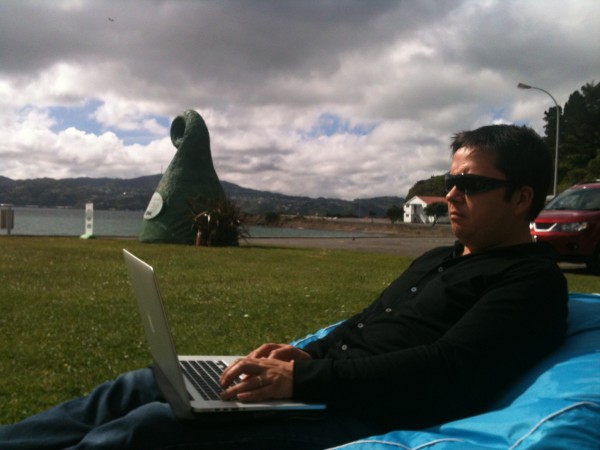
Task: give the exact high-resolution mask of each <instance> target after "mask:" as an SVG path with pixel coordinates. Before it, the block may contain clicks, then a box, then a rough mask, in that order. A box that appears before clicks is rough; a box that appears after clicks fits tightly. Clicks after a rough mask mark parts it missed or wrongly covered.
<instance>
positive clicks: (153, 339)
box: [123, 249, 325, 418]
mask: <svg viewBox="0 0 600 450" xmlns="http://www.w3.org/2000/svg"><path fill="white" fill-rule="evenodd" d="M123 255H124V257H125V263H126V265H127V271H128V272H129V279H130V281H131V285H132V287H133V292H134V294H135V297H136V299H137V304H138V308H139V311H140V315H141V318H142V322H143V324H144V330H145V331H146V337H147V339H148V344H149V346H150V351H151V353H152V358H153V359H154V365H153V367H152V368H153V370H154V372H155V374H156V379H157V382H158V385H159V387H160V389H161V391H162V393H163V394H164V396H165V398H166V399H167V401H168V402H169V403H170V405H171V407H172V408H173V411H174V412H175V414H176V415H178V416H180V417H182V418H190V417H192V416H194V415H195V414H196V413H221V412H227V413H231V412H254V413H260V412H273V411H308V410H323V409H325V405H323V404H309V403H299V402H293V401H269V402H264V403H241V402H236V401H223V400H220V398H219V392H220V390H221V388H220V387H219V385H218V378H219V375H220V373H221V372H222V370H223V369H224V368H225V367H227V366H228V365H229V364H231V363H232V362H233V361H235V360H236V359H238V358H240V357H241V356H199V355H195V356H178V355H177V353H176V351H175V345H174V343H173V338H172V335H171V330H170V328H169V323H168V321H167V316H166V314H165V309H164V306H163V301H162V297H161V294H160V290H159V288H158V281H157V279H156V276H155V273H154V269H153V268H152V266H150V265H149V264H147V263H145V262H144V261H142V260H141V259H139V258H138V257H136V256H134V255H133V254H131V253H130V252H128V251H127V250H125V249H124V250H123Z"/></svg>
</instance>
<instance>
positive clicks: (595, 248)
mask: <svg viewBox="0 0 600 450" xmlns="http://www.w3.org/2000/svg"><path fill="white" fill-rule="evenodd" d="M531 235H532V236H533V238H534V239H535V240H536V241H539V242H546V243H548V244H550V245H551V246H552V247H553V248H554V250H555V251H556V254H557V256H558V260H559V261H568V262H575V263H586V264H587V267H588V269H589V270H590V271H592V272H596V273H598V272H600V180H599V181H594V182H591V183H582V184H576V185H575V186H572V187H570V188H569V189H567V190H566V191H564V192H562V193H560V194H559V195H557V196H556V197H555V198H554V199H552V200H551V201H550V202H549V203H548V204H547V205H546V206H545V207H544V209H543V210H542V212H541V213H540V214H539V216H537V218H536V219H535V221H534V222H533V223H532V224H531Z"/></svg>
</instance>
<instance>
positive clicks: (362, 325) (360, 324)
mask: <svg viewBox="0 0 600 450" xmlns="http://www.w3.org/2000/svg"><path fill="white" fill-rule="evenodd" d="M356 326H357V327H358V328H362V327H364V326H365V324H364V323H359V324H358V325H356Z"/></svg>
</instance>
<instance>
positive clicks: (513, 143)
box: [450, 125, 552, 220]
mask: <svg viewBox="0 0 600 450" xmlns="http://www.w3.org/2000/svg"><path fill="white" fill-rule="evenodd" d="M463 147H466V148H470V149H472V150H475V151H482V152H488V153H490V154H492V155H493V157H494V166H495V167H496V168H497V169H498V170H500V171H501V172H502V173H504V175H505V176H506V179H507V180H508V181H509V182H510V183H511V186H512V189H510V188H509V190H508V192H507V194H506V196H507V198H510V196H511V195H512V193H513V192H514V189H515V188H518V187H522V186H530V187H531V188H532V189H533V199H532V202H531V207H530V208H529V220H533V219H535V218H536V217H537V215H538V214H539V212H540V211H541V210H542V208H543V207H544V204H545V202H546V195H548V189H549V188H550V183H551V181H552V154H551V152H550V150H549V149H548V147H547V146H546V144H545V143H544V141H543V140H542V138H541V137H540V136H539V135H538V134H537V133H536V132H535V131H533V130H532V129H531V128H528V127H525V126H521V127H519V126H516V125H487V126H484V127H481V128H478V129H476V130H473V131H461V132H459V133H456V134H455V135H454V136H453V137H452V143H451V144H450V148H451V149H452V154H453V155H454V153H456V151H457V150H458V149H459V148H463Z"/></svg>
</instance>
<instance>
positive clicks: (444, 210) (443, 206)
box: [423, 202, 448, 226]
mask: <svg viewBox="0 0 600 450" xmlns="http://www.w3.org/2000/svg"><path fill="white" fill-rule="evenodd" d="M423 212H425V214H426V215H427V216H433V223H432V224H431V226H433V225H435V224H436V223H437V221H438V219H439V218H440V217H444V216H447V215H448V204H447V203H445V202H435V203H431V204H429V205H427V206H426V207H425V209H424V210H423Z"/></svg>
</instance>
